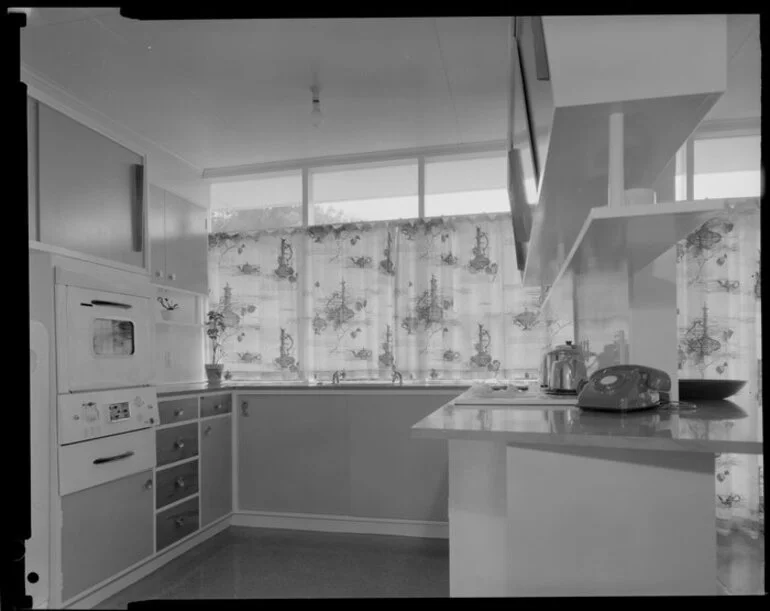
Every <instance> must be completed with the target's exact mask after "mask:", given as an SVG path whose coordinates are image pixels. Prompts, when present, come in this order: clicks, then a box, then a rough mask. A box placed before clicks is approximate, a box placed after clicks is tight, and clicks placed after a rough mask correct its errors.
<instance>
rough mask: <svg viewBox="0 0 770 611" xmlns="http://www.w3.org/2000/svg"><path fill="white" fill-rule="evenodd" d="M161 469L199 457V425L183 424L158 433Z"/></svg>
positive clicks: (195, 423)
mask: <svg viewBox="0 0 770 611" xmlns="http://www.w3.org/2000/svg"><path fill="white" fill-rule="evenodd" d="M156 434H157V440H156V442H155V445H156V448H157V451H158V460H157V464H158V466H159V467H162V466H163V465H167V464H169V463H172V462H176V461H178V460H184V459H185V458H192V457H193V456H198V423H197V422H193V423H191V424H183V425H181V426H174V427H171V428H168V429H161V430H159V431H156Z"/></svg>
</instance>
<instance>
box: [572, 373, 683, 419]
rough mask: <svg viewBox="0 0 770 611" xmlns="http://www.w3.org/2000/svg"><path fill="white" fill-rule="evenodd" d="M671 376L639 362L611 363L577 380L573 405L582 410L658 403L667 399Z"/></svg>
mask: <svg viewBox="0 0 770 611" xmlns="http://www.w3.org/2000/svg"><path fill="white" fill-rule="evenodd" d="M670 390H671V378H670V377H669V375H668V374H667V373H666V372H665V371H661V370H660V369H654V368H652V367H645V366H643V365H613V366H612V367H605V368H604V369H600V370H599V371H597V372H596V373H594V374H592V375H591V377H590V378H589V379H588V380H587V381H586V380H581V382H580V383H579V384H578V401H577V406H578V407H580V408H582V409H586V410H599V411H609V412H627V411H634V410H642V409H651V408H654V407H659V406H660V405H663V404H665V403H668V401H669V391H670Z"/></svg>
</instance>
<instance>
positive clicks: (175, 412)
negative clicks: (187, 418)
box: [174, 409, 184, 418]
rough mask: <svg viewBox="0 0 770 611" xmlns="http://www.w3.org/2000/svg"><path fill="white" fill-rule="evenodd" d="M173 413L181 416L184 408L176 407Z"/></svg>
mask: <svg viewBox="0 0 770 611" xmlns="http://www.w3.org/2000/svg"><path fill="white" fill-rule="evenodd" d="M174 415H175V416H176V417H177V418H179V417H181V416H184V410H183V409H177V410H174Z"/></svg>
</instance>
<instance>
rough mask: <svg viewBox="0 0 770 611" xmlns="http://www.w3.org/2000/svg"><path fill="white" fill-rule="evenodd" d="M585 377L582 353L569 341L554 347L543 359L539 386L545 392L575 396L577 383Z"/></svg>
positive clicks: (586, 375)
mask: <svg viewBox="0 0 770 611" xmlns="http://www.w3.org/2000/svg"><path fill="white" fill-rule="evenodd" d="M587 377H588V374H587V372H586V364H585V358H584V357H583V353H582V352H581V351H580V350H579V349H578V348H577V347H575V346H573V345H572V342H571V341H568V342H566V344H564V345H561V346H556V348H554V349H553V350H550V351H549V352H547V353H546V354H545V356H544V357H543V362H542V365H541V368H540V386H541V387H543V388H544V389H545V390H546V392H566V393H575V394H577V389H578V382H580V381H581V380H584V379H586V378H587Z"/></svg>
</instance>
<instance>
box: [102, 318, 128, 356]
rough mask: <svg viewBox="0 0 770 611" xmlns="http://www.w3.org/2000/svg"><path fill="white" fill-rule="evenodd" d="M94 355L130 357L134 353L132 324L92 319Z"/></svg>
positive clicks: (109, 319) (121, 321) (107, 319)
mask: <svg viewBox="0 0 770 611" xmlns="http://www.w3.org/2000/svg"><path fill="white" fill-rule="evenodd" d="M94 353H95V354H97V355H99V356H130V355H132V354H133V353H134V323H132V322H131V321H130V320H114V319H111V318H96V319H94Z"/></svg>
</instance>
